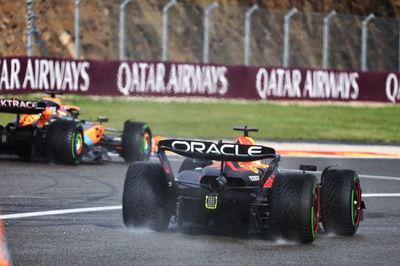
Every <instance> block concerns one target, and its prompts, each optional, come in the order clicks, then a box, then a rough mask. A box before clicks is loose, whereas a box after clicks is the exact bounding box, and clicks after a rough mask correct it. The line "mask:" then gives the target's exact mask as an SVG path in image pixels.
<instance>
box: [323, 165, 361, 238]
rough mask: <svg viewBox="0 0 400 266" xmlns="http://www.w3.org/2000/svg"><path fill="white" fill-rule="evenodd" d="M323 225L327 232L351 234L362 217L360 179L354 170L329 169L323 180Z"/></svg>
mask: <svg viewBox="0 0 400 266" xmlns="http://www.w3.org/2000/svg"><path fill="white" fill-rule="evenodd" d="M321 183H322V186H321V208H322V212H321V213H322V217H321V218H322V226H323V227H324V230H325V231H326V232H327V233H333V234H337V235H343V236H351V235H353V234H355V233H356V231H357V229H358V226H359V224H360V220H361V217H362V209H361V204H362V203H361V202H362V200H361V186H360V179H359V178H358V175H357V173H356V172H354V171H352V170H342V169H328V170H327V171H324V174H323V176H322V180H321Z"/></svg>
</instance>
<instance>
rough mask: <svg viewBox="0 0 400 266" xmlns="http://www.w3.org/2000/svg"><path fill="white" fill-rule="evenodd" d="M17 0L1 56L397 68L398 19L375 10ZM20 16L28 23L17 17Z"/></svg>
mask: <svg viewBox="0 0 400 266" xmlns="http://www.w3.org/2000/svg"><path fill="white" fill-rule="evenodd" d="M13 2H14V5H17V6H18V11H19V12H18V14H17V15H15V16H14V17H13V18H12V19H9V18H7V20H15V21H9V22H8V23H9V24H13V23H14V24H15V25H17V26H15V28H12V27H9V30H8V31H5V30H4V29H1V30H0V51H2V53H1V56H24V55H28V56H41V57H43V56H44V57H56V58H85V59H97V60H136V61H141V60H145V61H172V62H174V61H175V62H191V63H213V64H225V65H251V66H266V67H268V66H269V67H271V66H275V67H277V66H283V67H293V68H314V69H335V70H363V71H364V70H365V71H367V70H369V71H392V72H393V71H399V68H400V59H399V58H400V52H399V47H400V43H399V21H398V20H396V19H387V18H379V17H375V16H373V15H372V14H371V15H370V16H367V17H359V16H349V15H342V14H337V13H336V12H334V11H332V12H329V13H327V14H321V13H309V12H300V11H298V10H297V9H292V10H290V11H279V10H272V9H265V8H260V7H258V6H253V7H249V8H248V7H246V8H245V7H241V6H226V5H222V4H219V3H218V2H214V3H211V4H210V5H208V6H203V5H199V4H196V3H190V4H189V3H183V2H179V1H175V0H171V1H145V0H114V1H112V0H98V1H90V0H46V1H40V0H37V1H34V0H16V1H13ZM24 17H26V18H24ZM21 19H25V20H26V23H25V24H21V23H16V22H17V21H21ZM7 25H8V24H7ZM18 25H25V26H18Z"/></svg>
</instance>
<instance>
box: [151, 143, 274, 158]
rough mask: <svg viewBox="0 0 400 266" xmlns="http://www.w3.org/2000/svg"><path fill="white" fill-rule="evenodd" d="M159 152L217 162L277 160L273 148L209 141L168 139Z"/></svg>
mask: <svg viewBox="0 0 400 266" xmlns="http://www.w3.org/2000/svg"><path fill="white" fill-rule="evenodd" d="M158 150H159V151H165V150H166V151H172V152H174V153H176V154H179V155H182V156H185V157H190V158H197V159H207V160H216V161H235V162H250V161H258V160H262V159H266V158H275V157H276V153H275V150H274V149H273V148H269V147H265V146H261V145H243V144H234V143H224V142H222V141H221V142H219V143H214V142H209V141H198V140H183V139H166V140H160V142H159V143H158Z"/></svg>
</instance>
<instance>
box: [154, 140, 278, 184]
mask: <svg viewBox="0 0 400 266" xmlns="http://www.w3.org/2000/svg"><path fill="white" fill-rule="evenodd" d="M165 151H171V152H174V153H176V154H179V155H182V156H185V157H190V158H197V159H207V160H215V161H221V165H223V162H225V161H235V162H250V161H258V160H262V159H267V158H271V159H274V160H279V158H280V156H279V155H278V154H276V152H275V150H274V149H273V148H269V147H265V146H261V145H243V144H236V143H224V142H222V141H220V142H218V143H215V142H209V141H198V140H184V139H166V140H160V141H159V142H158V152H157V155H158V158H159V159H160V162H161V165H162V167H163V169H164V173H165V175H166V177H167V181H168V185H169V186H172V184H173V183H174V182H175V178H174V174H173V172H172V167H171V164H170V162H169V160H168V157H167V156H166V154H165ZM274 160H273V161H274ZM222 169H223V167H221V171H222Z"/></svg>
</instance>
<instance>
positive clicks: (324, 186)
mask: <svg viewBox="0 0 400 266" xmlns="http://www.w3.org/2000/svg"><path fill="white" fill-rule="evenodd" d="M234 129H235V130H238V131H243V132H244V135H243V136H240V137H239V138H237V139H236V140H235V141H234V142H233V143H226V142H223V141H219V142H209V141H200V140H186V139H164V140H161V141H159V143H158V157H159V159H160V162H159V163H155V162H134V163H132V164H131V165H130V166H129V168H128V171H127V173H126V178H125V183H124V191H123V199H122V210H123V220H124V223H125V225H126V226H128V227H140V226H149V227H150V228H152V229H153V230H156V231H164V230H166V229H167V228H168V226H169V224H170V221H171V222H175V223H176V224H177V225H178V227H181V228H184V229H185V227H186V228H187V227H193V226H195V227H196V228H205V229H207V230H208V229H211V230H212V229H217V230H216V232H219V233H220V232H221V230H222V231H223V230H227V229H228V230H229V232H243V233H246V234H248V233H251V234H261V235H265V236H266V237H267V238H268V237H271V236H272V238H277V239H279V238H284V239H288V240H294V241H298V242H301V243H311V242H313V241H314V240H315V238H316V236H317V232H318V231H319V230H320V223H322V226H323V228H324V230H325V231H326V232H328V233H334V234H339V235H347V236H350V235H353V234H355V233H356V231H357V229H358V226H359V224H360V221H361V219H362V217H363V208H364V207H365V206H364V203H363V201H362V198H361V185H360V179H359V178H358V175H357V173H356V172H355V171H352V170H344V169H338V168H332V167H326V168H325V169H324V170H323V172H322V175H321V179H320V181H319V180H318V179H317V177H316V176H315V175H314V174H312V171H315V170H316V166H312V165H301V166H300V170H297V171H293V170H285V169H281V168H280V167H279V165H278V163H279V161H280V155H279V154H278V153H276V152H275V150H274V149H273V148H270V147H266V146H261V145H257V144H256V143H255V141H254V140H253V139H252V138H250V137H249V132H256V131H258V129H257V128H248V127H236V128H234ZM167 152H168V154H170V153H171V152H173V153H176V154H178V155H181V156H184V157H186V159H184V160H183V163H182V165H181V167H180V169H179V171H178V173H177V174H176V175H174V172H173V169H172V167H171V164H170V162H169V160H168V156H167ZM171 218H172V219H171Z"/></svg>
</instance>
